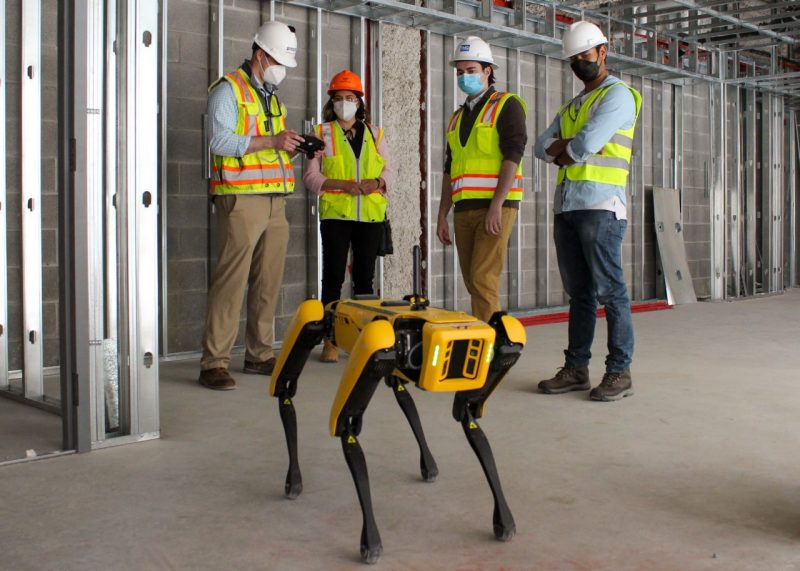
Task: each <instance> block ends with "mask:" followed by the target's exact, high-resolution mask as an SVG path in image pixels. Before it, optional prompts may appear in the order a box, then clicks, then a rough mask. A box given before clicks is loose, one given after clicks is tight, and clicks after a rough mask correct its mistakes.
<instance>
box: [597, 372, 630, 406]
mask: <svg viewBox="0 0 800 571" xmlns="http://www.w3.org/2000/svg"><path fill="white" fill-rule="evenodd" d="M632 394H633V382H632V381H631V372H630V371H629V370H627V369H626V370H624V371H621V372H619V373H606V374H605V375H603V380H602V381H601V382H600V384H599V385H597V386H596V387H595V388H593V389H592V392H590V393H589V398H590V399H592V400H600V401H612V400H620V399H623V398H625V397H629V396H631V395H632Z"/></svg>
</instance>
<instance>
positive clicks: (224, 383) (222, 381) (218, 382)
mask: <svg viewBox="0 0 800 571" xmlns="http://www.w3.org/2000/svg"><path fill="white" fill-rule="evenodd" d="M198 381H199V382H200V384H201V385H203V386H204V387H208V388H209V389H213V390H215V391H230V390H233V389H235V388H236V381H234V380H233V377H231V375H230V373H229V372H228V369H225V368H223V367H217V368H215V369H206V370H205V371H200V378H199V379H198Z"/></svg>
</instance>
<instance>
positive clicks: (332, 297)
mask: <svg viewBox="0 0 800 571" xmlns="http://www.w3.org/2000/svg"><path fill="white" fill-rule="evenodd" d="M319 226H320V233H321V234H322V303H323V305H327V304H328V303H330V302H331V301H336V300H337V299H341V298H342V284H343V283H344V275H345V270H346V269H347V253H348V252H349V250H350V247H351V246H352V248H353V295H363V294H372V293H374V290H373V289H372V282H373V280H374V278H375V258H377V257H378V245H379V244H380V239H381V234H382V232H383V224H382V223H378V222H354V221H352V220H323V221H322V222H320V225H319Z"/></svg>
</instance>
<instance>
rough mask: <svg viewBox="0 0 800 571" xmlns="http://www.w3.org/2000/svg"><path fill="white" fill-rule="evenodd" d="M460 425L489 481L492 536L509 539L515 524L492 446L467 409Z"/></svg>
mask: <svg viewBox="0 0 800 571" xmlns="http://www.w3.org/2000/svg"><path fill="white" fill-rule="evenodd" d="M461 427H462V428H463V429H464V434H465V435H466V437H467V441H468V442H469V445H470V446H471V447H472V450H473V451H474V452H475V455H476V456H477V457H478V460H479V461H480V463H481V468H483V473H484V474H486V479H487V480H488V481H489V488H490V489H491V490H492V497H493V498H494V514H493V516H492V527H493V528H494V536H495V537H496V538H497V539H499V540H500V541H509V540H510V539H511V538H512V537H514V534H515V533H516V532H517V526H516V524H515V523H514V516H513V515H511V509H510V508H509V507H508V503H507V502H506V498H505V496H504V495H503V488H502V486H501V485H500V476H499V475H498V474H497V466H496V465H495V463H494V455H493V454H492V448H491V446H489V441H488V440H487V439H486V435H485V434H484V433H483V430H482V429H481V427H480V426H478V423H477V422H476V421H475V418H474V417H473V416H472V413H470V412H469V410H467V411H466V414H465V415H464V418H463V419H462V420H461Z"/></svg>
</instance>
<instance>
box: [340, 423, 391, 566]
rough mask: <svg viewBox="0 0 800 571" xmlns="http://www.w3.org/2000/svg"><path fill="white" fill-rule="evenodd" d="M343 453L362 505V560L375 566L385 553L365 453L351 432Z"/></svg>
mask: <svg viewBox="0 0 800 571" xmlns="http://www.w3.org/2000/svg"><path fill="white" fill-rule="evenodd" d="M341 439H342V451H343V452H344V458H345V460H346V461H347V467H348V468H350V474H352V476H353V482H354V483H355V485H356V494H358V503H359V504H361V515H362V518H363V524H362V527H361V560H362V561H363V562H364V563H369V564H373V563H376V562H377V561H378V559H379V558H380V556H381V553H383V545H382V544H381V535H380V533H379V532H378V525H377V524H376V523H375V515H374V513H373V511H372V496H371V495H370V491H369V475H368V474H367V462H366V460H365V459H364V452H363V451H362V450H361V445H360V444H359V443H358V438H356V436H355V435H354V434H353V433H352V432H351V431H350V430H347V431H345V432H344V433H343V434H342V436H341Z"/></svg>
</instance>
